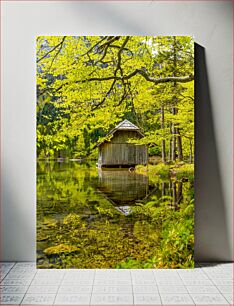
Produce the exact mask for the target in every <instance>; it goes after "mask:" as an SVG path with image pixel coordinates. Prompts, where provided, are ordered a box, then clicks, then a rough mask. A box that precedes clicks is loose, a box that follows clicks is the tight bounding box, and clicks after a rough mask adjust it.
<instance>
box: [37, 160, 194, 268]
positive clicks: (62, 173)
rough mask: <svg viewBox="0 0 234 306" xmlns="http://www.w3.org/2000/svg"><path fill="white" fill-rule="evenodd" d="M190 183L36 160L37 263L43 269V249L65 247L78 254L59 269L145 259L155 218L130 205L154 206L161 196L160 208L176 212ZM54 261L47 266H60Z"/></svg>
mask: <svg viewBox="0 0 234 306" xmlns="http://www.w3.org/2000/svg"><path fill="white" fill-rule="evenodd" d="M191 184H192V183H190V182H187V181H185V182H183V181H175V180H170V179H168V178H165V179H162V178H160V177H158V176H154V177H153V178H151V177H150V178H149V177H148V175H147V174H146V173H145V174H139V173H136V172H135V171H133V172H129V171H128V170H119V169H115V170H110V169H108V170H100V169H97V168H96V166H95V164H83V163H79V162H69V163H66V162H43V161H42V162H39V163H38V166H37V253H38V259H37V260H38V264H39V265H40V267H48V266H47V265H48V263H50V264H51V257H50V256H49V255H46V253H45V250H46V249H48V248H50V247H54V246H57V247H59V248H60V249H61V248H64V245H65V246H66V247H67V246H68V247H71V249H72V250H73V249H74V246H79V253H77V252H78V251H76V252H75V254H73V253H72V252H71V254H69V255H64V256H65V258H66V261H65V260H64V263H63V264H64V267H76V268H78V267H80V268H90V267H92V268H111V267H112V268H115V267H116V264H117V263H118V262H120V261H122V260H126V258H128V257H132V258H136V259H137V258H138V259H142V257H143V258H150V256H153V254H154V252H155V248H157V239H158V237H159V236H160V220H158V223H157V224H156V223H155V224H154V223H151V221H150V219H149V218H148V217H146V216H144V215H142V214H136V212H135V213H134V212H133V211H134V207H136V204H139V203H141V205H143V206H144V205H145V204H147V203H149V202H150V201H154V204H153V205H155V206H157V202H158V201H160V200H161V199H164V198H165V201H167V203H166V204H165V209H168V208H171V209H177V208H179V204H180V203H181V202H187V203H189V201H190V200H191V199H192V198H193V186H192V185H191ZM69 216H70V217H69ZM67 217H68V219H66V218H67ZM64 220H65V221H64ZM74 229H75V230H74ZM156 233H157V235H156ZM95 245H96V247H95ZM98 248H99V249H98ZM119 249H121V250H122V252H119V251H118V250H119ZM62 250H63V252H64V249H62ZM57 251H58V250H57ZM60 251H61V250H60ZM54 252H55V251H54ZM76 254H78V255H76ZM103 256H104V258H105V260H103ZM68 258H69V259H68ZM54 260H55V262H53V263H52V266H49V267H58V266H59V267H61V264H60V263H58V262H56V260H57V259H54ZM72 260H73V261H74V262H73V261H72Z"/></svg>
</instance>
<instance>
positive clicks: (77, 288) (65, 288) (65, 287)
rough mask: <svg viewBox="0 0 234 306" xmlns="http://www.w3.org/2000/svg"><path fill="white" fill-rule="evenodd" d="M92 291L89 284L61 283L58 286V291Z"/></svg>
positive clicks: (64, 292) (65, 292)
mask: <svg viewBox="0 0 234 306" xmlns="http://www.w3.org/2000/svg"><path fill="white" fill-rule="evenodd" d="M91 292H92V286H91V285H86V286H85V285H70V286H68V285H61V286H60V287H59V291H58V293H59V294H60V293H63V294H68V293H90V294H91Z"/></svg>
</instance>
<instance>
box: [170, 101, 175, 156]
mask: <svg viewBox="0 0 234 306" xmlns="http://www.w3.org/2000/svg"><path fill="white" fill-rule="evenodd" d="M175 113H176V110H175V107H172V114H173V115H175ZM171 133H172V140H171V160H172V161H175V159H176V128H175V124H174V122H172V124H171Z"/></svg>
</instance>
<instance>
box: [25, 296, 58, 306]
mask: <svg viewBox="0 0 234 306" xmlns="http://www.w3.org/2000/svg"><path fill="white" fill-rule="evenodd" d="M54 299H55V294H44V293H43V294H42V293H27V294H26V295H25V297H24V299H23V301H22V304H27V305H34V304H37V305H52V304H53V302H54Z"/></svg>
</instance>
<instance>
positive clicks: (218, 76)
mask: <svg viewBox="0 0 234 306" xmlns="http://www.w3.org/2000/svg"><path fill="white" fill-rule="evenodd" d="M2 7H3V9H2V24H3V28H2V33H3V35H2V41H3V45H2V48H3V50H2V69H3V75H2V122H1V124H2V129H1V131H2V154H1V157H2V209H1V242H2V245H1V249H2V259H3V260H22V261H27V260H29V261H33V260H35V252H36V247H35V222H36V197H35V191H36V184H35V179H36V164H35V161H36V152H35V147H36V145H35V139H36V138H35V131H36V128H35V126H36V121H35V118H36V108H35V105H36V102H35V37H36V35H65V34H66V35H68V34H72V35H85V34H87V35H88V34H89V35H100V34H102V35H103V34H108V35H116V34H120V35H126V34H129V35H194V37H195V41H196V42H197V43H198V44H199V45H201V46H203V47H204V48H205V57H204V49H202V48H198V49H197V51H196V54H197V66H196V67H197V78H198V82H197V85H196V94H197V101H196V104H197V105H196V124H197V128H196V136H197V144H196V156H197V160H196V162H197V165H196V228H195V235H196V236H195V254H196V259H198V260H231V259H232V232H233V231H232V216H233V214H232V139H233V138H232V75H233V63H232V52H233V50H232V4H231V1H230V2H229V1H207V2H206V1H194V2H193V1H174V2H173V1H164V2H163V1H155V2H154V1H149V2H146V1H142V2H139V1H138V2H135V3H134V2H132V1H129V2H127V1H126V2H111V1H109V2H108V1H105V2H88V1H85V2H83V3H82V2H78V1H71V2H70V1H59V2H54V1H48V2H37V1H35V2H34V1H25V2H24V1H4V2H3V3H2ZM205 65H206V67H207V70H205V69H204V67H205Z"/></svg>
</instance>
